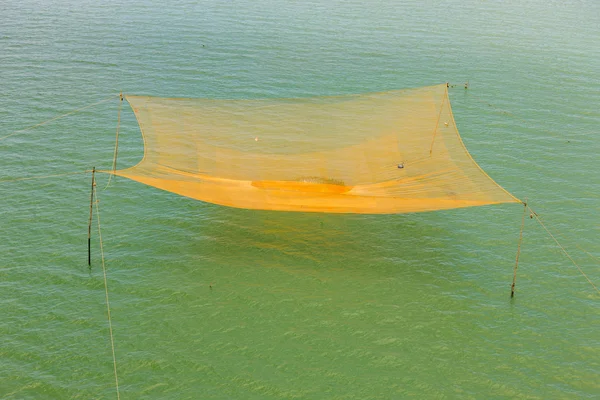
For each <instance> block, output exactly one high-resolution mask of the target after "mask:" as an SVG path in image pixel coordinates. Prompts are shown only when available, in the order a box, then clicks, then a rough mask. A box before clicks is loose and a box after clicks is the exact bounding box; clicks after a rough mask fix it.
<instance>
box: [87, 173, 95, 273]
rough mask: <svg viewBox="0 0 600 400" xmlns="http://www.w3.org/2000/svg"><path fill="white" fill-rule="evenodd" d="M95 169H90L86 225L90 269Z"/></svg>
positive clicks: (90, 265)
mask: <svg viewBox="0 0 600 400" xmlns="http://www.w3.org/2000/svg"><path fill="white" fill-rule="evenodd" d="M95 175H96V167H94V168H92V191H91V193H90V219H89V223H88V238H87V239H88V267H90V268H91V267H92V217H93V211H94V186H95V185H96V177H95Z"/></svg>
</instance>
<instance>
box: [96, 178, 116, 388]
mask: <svg viewBox="0 0 600 400" xmlns="http://www.w3.org/2000/svg"><path fill="white" fill-rule="evenodd" d="M92 187H93V190H92V192H93V195H94V198H95V202H94V203H95V205H96V221H97V222H98V239H99V241H100V255H101V258H102V273H103V274H104V294H105V298H106V311H107V314H108V331H109V334H110V347H111V350H112V358H113V369H114V374H115V387H116V390H117V400H120V398H121V395H120V392H119V376H118V374H117V357H116V355H115V340H114V335H113V328H112V318H111V316H110V301H109V300H108V281H107V278H106V264H105V262H104V245H103V242H102V229H101V228H100V207H99V206H98V203H99V199H98V194H97V191H96V181H95V179H94V180H93V183H92Z"/></svg>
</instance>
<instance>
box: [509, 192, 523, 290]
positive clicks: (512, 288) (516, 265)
mask: <svg viewBox="0 0 600 400" xmlns="http://www.w3.org/2000/svg"><path fill="white" fill-rule="evenodd" d="M523 205H524V206H525V208H524V210H523V220H522V221H521V232H520V233H519V245H518V246H517V260H516V262H515V270H514V272H513V281H512V285H511V287H510V298H511V299H512V298H513V297H515V285H516V284H517V269H518V268H519V255H520V254H521V242H522V241H523V228H524V227H525V214H527V201H525V203H523Z"/></svg>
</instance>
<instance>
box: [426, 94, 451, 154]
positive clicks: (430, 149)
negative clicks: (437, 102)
mask: <svg viewBox="0 0 600 400" xmlns="http://www.w3.org/2000/svg"><path fill="white" fill-rule="evenodd" d="M446 97H448V84H446V90H445V92H444V97H443V98H442V105H441V106H440V113H439V114H438V117H437V122H436V123H435V129H434V130H433V136H432V137H431V146H430V147H429V157H431V154H432V153H433V144H434V143H435V135H436V134H437V131H438V129H439V125H440V119H441V118H442V111H443V110H444V103H445V102H446Z"/></svg>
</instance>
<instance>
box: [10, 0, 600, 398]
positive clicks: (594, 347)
mask: <svg viewBox="0 0 600 400" xmlns="http://www.w3.org/2000/svg"><path fill="white" fill-rule="evenodd" d="M122 3H123V4H126V5H123V4H122ZM169 3H174V4H169ZM599 26H600V3H599V2H598V1H596V0H579V1H569V2H563V1H548V0H543V1H542V0H532V1H526V2H524V1H516V0H509V1H504V2H481V1H476V0H465V1H460V2H458V1H437V2H436V1H392V0H371V1H358V0H347V1H341V0H328V1H304V2H290V1H275V0H254V1H247V0H243V1H230V2H224V1H216V0H215V1H194V2H193V1H181V2H164V1H162V2H160V1H142V0H133V1H128V2H117V1H102V2H97V1H90V0H85V1H78V2H68V1H64V0H55V1H51V0H45V1H41V0H40V1H30V0H19V1H13V0H4V1H3V2H2V3H1V4H0V78H1V79H0V82H1V84H0V94H1V95H0V136H4V135H6V134H9V133H10V132H12V131H14V130H16V129H22V128H24V127H27V126H30V125H33V124H35V123H38V122H40V121H43V120H46V119H48V118H52V117H54V116H56V115H59V114H62V113H65V112H68V111H70V110H72V109H75V108H77V107H81V106H83V105H87V104H90V103H93V102H96V101H99V100H102V99H104V98H106V97H108V96H111V95H115V94H116V93H118V92H119V91H121V90H122V91H123V92H124V93H132V94H145V95H156V96H165V97H167V96H171V97H212V98H257V97H295V96H312V95H334V94H345V93H362V92H370V91H381V90H389V89H399V88H407V87H418V86H425V85H432V84H437V83H442V82H447V81H449V82H450V83H455V84H462V83H464V82H465V81H469V83H470V88H469V89H468V90H464V89H463V88H462V87H460V86H458V87H456V88H454V89H451V91H450V98H451V101H452V104H453V109H454V114H455V118H456V120H457V125H458V127H459V129H460V131H461V134H462V136H463V139H464V141H465V143H466V145H467V147H468V148H469V149H470V151H471V153H472V155H473V156H474V158H475V159H476V160H477V161H478V162H479V163H480V165H481V166H482V167H483V168H484V169H485V170H486V171H487V172H488V173H489V174H490V175H491V176H492V177H493V178H494V179H495V180H496V181H497V182H498V183H500V184H501V185H503V186H504V187H505V188H506V189H507V190H509V191H510V192H512V193H513V194H515V195H516V196H517V197H519V198H522V199H525V198H528V199H529V202H530V204H531V206H532V207H533V208H534V209H535V210H536V211H537V212H538V213H539V215H540V216H541V218H542V219H543V220H544V221H545V222H546V223H547V224H548V227H550V229H552V231H553V232H554V233H555V234H556V235H557V238H558V239H559V240H560V241H561V242H562V243H563V244H564V245H565V246H566V248H567V250H569V251H571V252H572V254H573V257H574V259H575V260H576V261H577V262H578V263H579V264H580V266H581V268H582V269H583V270H584V271H585V272H586V273H587V274H588V275H589V277H590V279H591V280H592V281H594V282H595V283H596V284H599V283H600V266H599V262H598V258H600V243H599V242H598V237H599V236H600V218H599V211H600V172H599V169H598V161H600V160H599V159H598V154H599V153H600V140H599V139H598V138H599V136H598V131H599V128H598V127H599V126H600V112H599V111H598V104H599V103H600V78H599V76H600V46H598V38H599V37H600V28H599ZM117 109H118V101H117V98H116V97H115V99H114V101H111V102H107V103H103V104H102V105H99V106H97V107H94V108H91V109H88V110H85V111H83V112H81V113H78V114H75V115H73V116H70V117H68V118H64V119H60V120H57V121H55V122H53V123H51V124H48V125H44V126H41V127H39V128H36V129H34V130H31V131H28V132H24V133H22V134H18V135H14V136H11V137H9V138H7V139H5V140H2V141H0V181H4V180H8V179H15V178H21V177H29V176H41V175H51V174H62V173H67V172H78V171H85V170H88V169H90V168H91V167H93V166H96V167H99V168H109V167H110V165H111V162H112V153H113V145H114V134H115V127H116V120H117ZM141 155H142V143H141V137H140V133H139V129H138V127H137V125H136V123H135V121H134V117H133V114H132V112H131V110H129V109H128V108H127V107H126V108H124V112H123V116H122V132H121V137H120V148H119V165H120V166H122V167H125V166H129V165H133V164H134V163H136V162H137V161H138V160H139V159H140V158H141ZM105 183H106V177H105V176H100V177H99V189H103V188H104V186H105ZM89 184H90V176H89V174H85V175H71V176H63V177H55V178H45V179H37V180H27V181H16V182H2V183H0V226H1V229H0V288H1V290H0V338H1V340H0V357H1V363H0V397H1V398H3V399H70V398H73V399H75V398H80V399H105V398H115V397H116V392H115V385H114V378H113V366H112V358H111V350H110V341H109V336H108V326H107V320H106V306H105V303H104V285H103V279H102V270H101V265H100V257H99V245H98V237H97V234H95V236H94V248H93V257H94V259H93V267H92V270H91V272H90V271H89V270H88V268H87V265H86V264H87V263H86V261H87V260H86V258H87V255H86V236H87V218H88V211H89V208H88V207H89ZM99 198H100V209H101V222H102V237H103V239H104V247H105V252H106V265H107V268H108V283H109V290H110V298H111V306H112V319H113V324H114V337H115V343H116V355H117V363H118V374H119V381H120V384H121V398H122V399H292V398H297V399H317V398H324V399H401V398H407V397H411V396H412V397H416V398H461V399H469V398H471V399H482V398H526V399H549V398H553V399H554V398H556V399H558V398H564V399H574V398H590V399H591V398H598V397H600V378H599V376H600V362H599V360H600V335H599V334H598V332H599V328H600V318H599V312H600V306H599V300H600V297H599V296H598V295H597V293H596V292H595V291H594V289H593V287H592V286H591V285H589V283H588V282H586V280H585V279H584V278H583V277H582V276H581V274H580V273H579V272H578V271H577V269H576V268H575V267H574V266H573V265H572V264H571V263H570V261H569V260H568V259H566V258H565V257H564V256H563V255H562V254H561V252H560V251H559V250H558V249H557V248H556V246H555V245H554V244H553V242H552V241H551V239H550V238H549V237H548V235H546V234H545V232H543V231H542V229H541V228H540V227H539V226H538V225H537V224H536V222H535V220H530V219H529V218H528V219H527V221H526V226H525V235H524V242H523V250H522V254H521V262H520V269H519V277H518V282H517V297H516V298H515V300H514V301H510V299H509V290H510V282H511V279H512V269H513V263H514V258H515V252H516V247H517V239H518V234H519V225H520V222H521V214H522V208H521V207H520V206H518V205H514V204H513V205H501V206H492V207H480V208H473V209H464V210H454V211H444V212H433V213H423V214H408V215H389V216H358V215H346V216H344V215H325V214H302V213H277V212H253V211H246V210H237V209H230V208H225V207H220V206H215V205H211V204H205V203H202V202H197V201H193V200H190V199H186V198H182V197H178V196H176V195H174V194H171V193H167V192H162V191H159V190H157V189H154V188H150V187H146V186H143V185H140V184H138V183H135V182H131V181H128V180H125V179H122V178H121V179H117V180H116V181H113V183H112V184H111V186H110V187H108V188H107V189H106V190H101V191H100V192H99ZM582 250H584V251H582ZM586 252H587V253H586ZM210 286H212V289H211V288H210Z"/></svg>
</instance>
